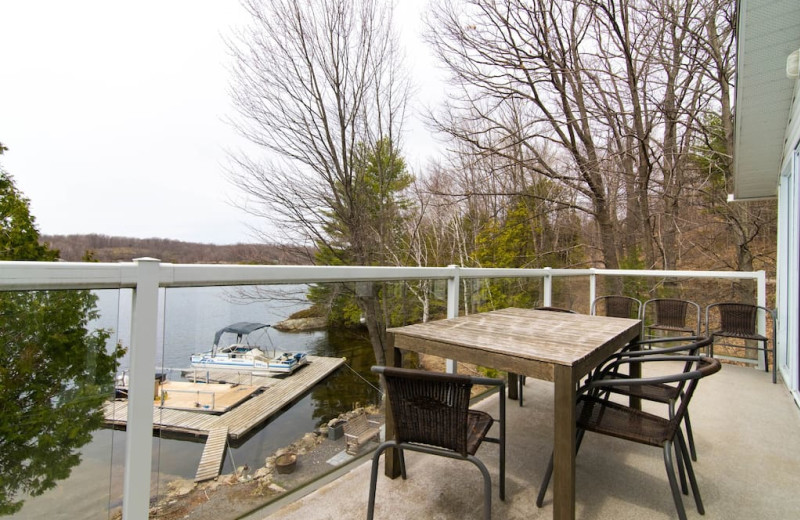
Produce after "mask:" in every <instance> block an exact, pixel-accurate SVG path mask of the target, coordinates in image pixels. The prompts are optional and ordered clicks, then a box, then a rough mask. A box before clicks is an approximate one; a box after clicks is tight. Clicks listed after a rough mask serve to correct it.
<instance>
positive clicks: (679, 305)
mask: <svg viewBox="0 0 800 520" xmlns="http://www.w3.org/2000/svg"><path fill="white" fill-rule="evenodd" d="M690 307H691V308H692V309H693V310H694V311H695V314H696V315H697V317H696V323H695V327H694V333H695V334H699V333H700V306H699V305H698V304H696V303H695V302H693V301H689V300H681V299H678V298H653V299H652V300H647V301H646V302H644V306H643V307H642V319H643V320H646V319H647V317H648V314H647V309H648V308H654V311H655V321H654V322H653V325H662V326H666V327H674V328H684V327H687V326H688V325H687V318H688V311H689V308H690Z"/></svg>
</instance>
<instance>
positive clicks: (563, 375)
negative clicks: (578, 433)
mask: <svg viewBox="0 0 800 520" xmlns="http://www.w3.org/2000/svg"><path fill="white" fill-rule="evenodd" d="M554 372H555V374H554V376H555V377H554V383H555V402H554V405H555V406H554V412H555V420H554V438H553V518H554V519H558V520H574V518H575V393H576V389H575V379H574V376H573V371H572V367H570V366H562V365H556V366H555V370H554Z"/></svg>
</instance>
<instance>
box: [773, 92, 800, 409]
mask: <svg viewBox="0 0 800 520" xmlns="http://www.w3.org/2000/svg"><path fill="white" fill-rule="evenodd" d="M787 81H789V80H787ZM799 93H800V80H796V81H795V89H794V98H793V102H792V109H791V112H790V117H789V121H788V126H787V128H786V140H785V146H784V153H783V158H782V165H781V177H780V184H779V195H778V197H779V198H778V284H777V288H778V291H777V307H778V323H779V326H778V368H779V370H780V372H781V375H782V377H783V380H784V381H785V382H786V384H787V386H789V388H790V390H791V391H792V393H793V395H794V397H795V400H796V401H797V402H798V404H800V388H799V387H800V336H799V335H798V324H800V305H799V302H800V296H799V295H800V275H798V271H800V210H798V205H800V100H799V99H798V98H800V95H798V94H799Z"/></svg>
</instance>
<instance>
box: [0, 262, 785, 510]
mask: <svg viewBox="0 0 800 520" xmlns="http://www.w3.org/2000/svg"><path fill="white" fill-rule="evenodd" d="M582 276H585V277H586V278H587V279H588V286H587V291H588V293H589V301H593V300H594V298H595V296H596V284H597V277H598V276H626V277H650V278H652V277H657V278H665V277H669V278H710V279H744V280H754V281H755V282H756V286H757V304H758V305H762V306H766V275H765V273H764V271H757V272H720V271H636V270H619V269H618V270H604V269H550V268H544V269H481V268H463V267H458V266H449V267H343V266H336V267H323V266H249V265H248V266H239V265H193V264H192V265H189V264H168V263H161V262H160V261H159V260H156V259H152V258H141V259H137V260H135V261H133V262H129V263H115V264H111V263H71V262H0V291H25V290H48V289H126V288H127V289H133V291H134V293H133V313H132V317H131V321H132V324H131V349H130V367H129V374H130V376H129V377H130V379H129V385H128V388H129V390H128V424H127V432H128V434H127V442H126V453H125V477H124V484H123V506H122V515H123V518H124V519H127V520H134V519H141V518H147V516H148V509H149V503H150V485H149V481H150V471H151V452H152V442H151V436H152V431H153V407H152V403H153V378H154V377H155V366H156V346H157V343H158V312H159V297H158V293H159V289H161V288H169V287H207V286H234V285H272V284H306V283H326V282H358V281H375V282H383V281H401V280H446V281H447V316H448V317H449V318H452V317H456V316H458V312H459V311H458V309H459V286H460V281H461V280H464V279H485V278H539V279H541V280H542V281H543V298H542V300H543V305H551V303H552V296H553V294H552V288H553V285H552V282H553V279H554V278H558V277H582ZM759 327H760V330H761V331H762V332H763V331H764V329H765V323H764V320H763V317H762V321H761V323H759ZM779 337H780V336H779ZM776 350H777V351H780V349H776ZM448 369H449V370H451V371H454V370H455V363H454V362H452V361H450V362H448Z"/></svg>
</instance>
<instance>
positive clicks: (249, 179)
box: [230, 0, 408, 363]
mask: <svg viewBox="0 0 800 520" xmlns="http://www.w3.org/2000/svg"><path fill="white" fill-rule="evenodd" d="M243 6H244V7H245V9H246V10H247V12H248V13H249V14H250V15H251V17H252V24H251V25H250V27H248V28H247V29H245V30H242V31H241V32H240V33H239V34H238V37H237V38H235V39H234V40H233V41H231V43H230V48H231V51H232V53H233V56H234V58H235V65H234V70H233V74H234V81H233V85H232V93H233V99H234V103H235V106H236V108H237V109H238V113H239V116H240V117H239V118H238V119H236V120H235V125H236V128H237V129H238V130H239V131H240V132H241V133H242V135H244V136H245V137H246V138H247V139H249V140H250V141H251V142H252V143H254V144H255V145H257V146H258V147H260V149H261V150H263V153H259V155H258V156H255V155H253V154H239V155H236V156H235V157H234V165H235V166H234V168H233V172H232V173H233V175H232V178H233V180H234V182H235V183H236V185H237V186H238V187H239V188H241V190H243V192H244V193H246V194H247V196H248V199H249V200H248V201H247V203H246V204H245V209H246V210H248V211H250V212H252V213H255V214H256V215H260V216H263V217H265V218H267V219H269V220H270V221H271V222H272V223H273V224H274V227H275V228H276V229H278V230H283V231H287V232H289V233H291V234H292V235H293V237H294V238H295V239H297V238H298V237H301V238H302V239H305V240H307V241H309V242H310V243H312V244H313V245H316V246H317V247H318V248H322V249H324V250H326V251H327V252H328V253H329V254H331V255H333V256H334V257H336V261H337V262H339V263H346V264H354V265H371V264H376V263H380V262H381V261H382V259H383V256H382V255H383V252H384V251H385V247H386V244H387V243H389V242H390V241H391V237H389V236H388V235H387V234H388V233H390V231H391V229H390V228H389V227H387V226H385V225H384V224H385V223H386V216H387V213H391V212H393V211H394V209H393V207H394V205H395V202H396V201H395V199H394V193H395V192H396V191H397V190H398V185H399V184H402V182H403V181H402V180H401V179H399V176H403V175H406V173H405V171H404V168H401V170H402V171H398V168H397V166H398V164H399V163H398V162H397V160H398V158H399V148H398V146H399V137H400V129H401V125H402V121H403V117H404V111H405V107H406V100H407V97H408V83H407V80H406V78H405V76H404V75H403V72H402V71H403V68H402V64H401V57H400V54H399V52H398V45H397V38H396V37H395V35H394V33H393V31H392V9H391V7H390V6H388V5H385V3H384V2H382V1H380V0H364V1H361V0H358V1H356V0H314V1H304V0H270V1H266V2H261V1H259V0H243ZM376 204H377V205H378V207H377V208H376V207H375V205H376ZM357 300H358V302H359V305H360V306H361V308H362V311H363V312H364V314H365V318H366V323H367V326H368V329H369V333H370V338H371V340H372V343H373V347H374V350H375V354H376V357H377V360H378V362H379V363H381V362H382V361H383V343H384V336H385V333H384V329H385V327H384V325H383V323H382V321H381V319H380V316H381V313H380V310H379V308H378V299H377V297H376V293H375V289H371V290H370V291H368V292H365V291H359V295H358V298H357Z"/></svg>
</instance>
